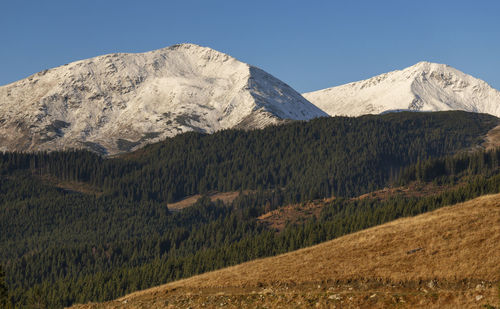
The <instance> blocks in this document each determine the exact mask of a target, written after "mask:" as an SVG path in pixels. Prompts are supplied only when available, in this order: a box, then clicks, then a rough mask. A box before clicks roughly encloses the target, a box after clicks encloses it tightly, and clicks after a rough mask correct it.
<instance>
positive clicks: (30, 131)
mask: <svg viewBox="0 0 500 309" xmlns="http://www.w3.org/2000/svg"><path fill="white" fill-rule="evenodd" d="M401 110H412V111H442V110H464V111H471V112H481V113H489V114H492V115H495V116H500V92H499V91H497V90H495V89H493V88H492V87H490V86H489V85H488V84H487V83H485V82H484V81H482V80H479V79H476V78H474V77H472V76H469V75H466V74H464V73H462V72H460V71H458V70H456V69H454V68H452V67H449V66H447V65H443V64H436V63H429V62H420V63H418V64H416V65H414V66H412V67H409V68H407V69H404V70H402V71H394V72H390V73H386V74H382V75H379V76H376V77H373V78H370V79H368V80H364V81H359V82H354V83H349V84H346V85H342V86H338V87H333V88H328V89H324V90H319V91H315V92H309V93H305V94H303V96H302V95H300V94H299V93H298V92H296V91H295V90H294V89H292V88H291V87H290V86H288V85H287V84H285V83H283V82H282V81H280V80H278V79H277V78H275V77H273V76H272V75H270V74H268V73H266V72H264V71H263V70H261V69H259V68H256V67H254V66H251V65H248V64H246V63H243V62H240V61H238V60H237V59H235V58H233V57H231V56H228V55H226V54H224V53H221V52H218V51H215V50H213V49H210V48H208V47H201V46H198V45H195V44H180V45H174V46H170V47H167V48H163V49H159V50H155V51H151V52H147V53H141V54H109V55H104V56H99V57H95V58H91V59H86V60H81V61H76V62H73V63H70V64H66V65H64V66H60V67H57V68H54V69H50V70H45V71H42V72H39V73H36V74H34V75H32V76H30V77H28V78H26V79H23V80H20V81H17V82H14V83H11V84H8V85H5V86H2V87H0V151H38V150H62V149H68V148H86V149H90V150H92V151H95V152H98V153H101V154H105V155H112V154H117V153H121V152H128V151H131V150H135V149H138V148H140V147H142V146H144V145H145V144H148V143H152V142H157V141H160V140H163V139H165V138H167V137H171V136H174V135H177V134H179V133H183V132H187V131H198V132H206V133H213V132H216V131H218V130H223V129H228V128H243V129H256V128H263V127H265V126H267V125H271V124H280V123H283V122H284V121H287V120H309V119H312V118H316V117H323V116H328V115H331V116H336V115H347V116H359V115H363V114H378V113H384V112H391V111H401Z"/></svg>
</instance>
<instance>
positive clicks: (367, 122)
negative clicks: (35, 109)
mask: <svg viewBox="0 0 500 309" xmlns="http://www.w3.org/2000/svg"><path fill="white" fill-rule="evenodd" d="M498 122H499V120H498V119H497V118H495V117H493V116H489V115H484V114H473V113H465V112H438V113H397V114H386V115H380V116H363V117H358V118H348V117H334V118H321V119H315V120H312V121H309V122H292V123H289V124H286V125H282V126H273V127H268V128H266V129H263V130H254V131H239V130H226V131H221V132H218V133H215V134H212V135H206V134H201V133H186V134H182V135H179V136H176V137H174V138H170V139H167V140H166V141H163V142H160V143H157V144H152V145H149V146H146V147H145V148H143V149H140V150H138V151H136V152H133V153H129V154H124V155H120V156H116V157H113V158H103V157H100V156H99V155H97V154H94V153H91V152H88V151H81V150H72V151H64V152H52V153H35V154H23V153H3V154H1V155H0V176H1V177H0V222H1V225H0V263H1V264H2V269H3V270H5V274H6V276H5V280H6V283H7V284H6V286H7V287H8V294H7V293H5V295H6V297H4V296H2V295H4V294H2V293H3V292H2V291H3V290H2V278H1V276H0V297H2V298H0V301H3V299H5V301H6V303H8V304H9V305H11V306H13V307H14V306H19V307H24V306H30V305H33V306H35V305H37V306H42V307H43V306H46V307H50V308H53V307H63V306H67V305H70V304H73V303H83V302H88V301H102V300H108V299H112V298H116V297H118V296H120V295H123V294H125V293H128V292H131V291H134V290H138V289H143V288H147V287H151V286H154V285H158V284H161V283H165V282H168V281H172V280H176V279H179V278H183V277H186V276H190V275H193V274H197V273H201V272H205V271H209V270H213V269H217V268H221V267H225V266H228V265H234V264H237V263H240V262H243V261H247V260H251V259H254V258H258V257H263V256H270V255H275V254H279V253H283V252H287V251H290V250H294V249H298V248H301V247H304V246H308V245H312V244H316V243H319V242H321V241H325V240H329V239H332V238H335V237H338V236H341V235H344V234H347V233H351V232H353V231H357V230H360V229H363V228H367V227H370V226H374V225H378V224H381V223H384V222H387V221H390V220H393V219H396V218H398V217H401V216H410V215H416V214H419V213H423V212H425V211H430V210H433V209H435V208H438V207H441V206H444V205H450V204H453V203H457V202H460V201H464V200H467V199H470V198H473V197H476V196H479V195H482V194H486V193H495V192H500V174H499V166H500V163H499V162H500V151H498V150H491V151H482V150H481V148H480V147H479V145H480V144H481V143H482V140H483V139H484V136H485V134H486V133H487V132H488V131H489V130H490V129H492V128H493V127H495V126H496V125H498ZM415 182H421V183H423V182H432V183H435V184H438V185H440V186H444V187H446V188H448V189H447V190H444V191H440V192H436V193H435V194H427V195H425V196H418V197H405V196H398V195H395V196H393V197H391V198H389V199H386V200H377V199H370V198H368V199H352V197H355V196H358V195H360V194H364V193H367V192H371V191H374V190H378V189H382V188H384V187H388V186H406V185H409V184H411V183H415ZM68 184H70V185H68ZM244 190H249V192H250V193H248V194H241V195H240V196H239V197H238V198H236V199H235V200H234V201H233V202H232V203H229V204H224V203H223V202H221V201H215V202H212V201H211V200H210V199H209V198H208V197H202V198H201V199H200V200H198V202H197V203H196V204H195V205H193V206H191V207H189V208H186V209H184V210H182V211H180V212H171V211H169V210H168V207H167V204H168V203H170V202H175V201H177V200H180V199H182V198H184V197H186V196H190V195H194V194H204V193H207V192H210V191H219V192H225V191H244ZM331 196H335V197H337V198H336V199H335V200H333V201H331V202H329V203H327V204H326V205H325V206H324V207H323V209H322V210H321V214H320V216H318V217H311V218H308V219H307V220H305V221H303V222H301V223H296V224H289V225H287V226H286V228H285V229H284V230H282V231H280V232H276V231H274V230H271V229H269V228H268V227H266V226H265V225H263V224H260V223H259V222H258V220H256V218H257V217H258V216H260V215H261V214H263V213H265V212H267V211H269V210H272V209H276V208H279V207H281V206H284V205H287V204H290V203H301V202H305V201H309V200H313V199H320V198H325V197H331ZM0 274H1V271H0Z"/></svg>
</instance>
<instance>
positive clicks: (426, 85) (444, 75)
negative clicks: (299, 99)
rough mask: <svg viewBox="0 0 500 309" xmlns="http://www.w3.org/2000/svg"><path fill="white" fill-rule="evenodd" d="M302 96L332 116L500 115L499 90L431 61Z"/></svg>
mask: <svg viewBox="0 0 500 309" xmlns="http://www.w3.org/2000/svg"><path fill="white" fill-rule="evenodd" d="M303 95H304V97H305V98H306V99H308V100H309V101H311V102H312V103H313V104H315V105H316V106H318V107H319V108H321V109H322V110H324V111H325V112H327V113H328V114H329V115H331V116H335V115H346V116H359V115H364V114H380V113H384V112H390V111H401V110H410V111H446V110H463V111H469V112H479V113H488V114H491V115H495V116H500V92H499V91H498V90H496V89H494V88H492V87H491V86H489V85H488V84H487V83H486V82H484V81H482V80H480V79H477V78H475V77H472V76H470V75H467V74H465V73H463V72H461V71H459V70H457V69H455V68H452V67H450V66H448V65H445V64H438V63H430V62H419V63H417V64H415V65H413V66H411V67H408V68H406V69H404V70H398V71H393V72H389V73H385V74H381V75H378V76H375V77H372V78H370V79H367V80H362V81H358V82H353V83H349V84H345V85H341V86H337V87H332V88H327V89H323V90H318V91H314V92H309V93H304V94H303Z"/></svg>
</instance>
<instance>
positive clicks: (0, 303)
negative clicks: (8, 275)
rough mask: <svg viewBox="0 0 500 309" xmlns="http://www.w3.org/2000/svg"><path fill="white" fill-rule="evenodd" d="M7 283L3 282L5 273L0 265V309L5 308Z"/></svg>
mask: <svg viewBox="0 0 500 309" xmlns="http://www.w3.org/2000/svg"><path fill="white" fill-rule="evenodd" d="M8 296H9V295H8V290H7V283H6V282H5V272H4V271H3V268H2V265H0V307H1V308H6V307H7V302H8Z"/></svg>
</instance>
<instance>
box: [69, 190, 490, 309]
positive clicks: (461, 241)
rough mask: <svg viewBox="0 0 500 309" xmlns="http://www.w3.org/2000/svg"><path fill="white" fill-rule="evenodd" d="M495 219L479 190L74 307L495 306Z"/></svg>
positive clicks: (487, 202) (486, 200) (485, 198)
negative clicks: (318, 240)
mask: <svg viewBox="0 0 500 309" xmlns="http://www.w3.org/2000/svg"><path fill="white" fill-rule="evenodd" d="M499 222H500V195H499V194H496V195H488V196H483V197H479V198H476V199H474V200H471V201H468V202H465V203H461V204H457V205H454V206H449V207H444V208H441V209H439V210H436V211H433V212H430V213H426V214H423V215H419V216H416V217H413V218H403V219H399V220H396V221H393V222H390V223H387V224H384V225H381V226H377V227H374V228H370V229H367V230H363V231H360V232H357V233H354V234H350V235H347V236H344V237H340V238H338V239H334V240H332V241H328V242H325V243H322V244H320V245H317V246H313V247H309V248H305V249H301V250H298V251H294V252H291V253H287V254H283V255H280V256H277V257H271V258H265V259H259V260H255V261H251V262H247V263H244V264H240V265H237V266H234V267H229V268H226V269H222V270H219V271H214V272H210V273H206V274H203V275H199V276H195V277H192V278H189V279H185V280H180V281H177V282H173V283H170V284H166V285H163V286H160V287H156V288H152V289H149V290H145V291H140V292H136V293H132V294H130V295H128V296H125V297H123V298H120V299H119V300H117V301H113V302H109V303H105V304H101V305H87V306H81V305H80V306H77V307H79V308H85V307H88V308H118V307H124V306H126V307H127V308H139V307H141V306H142V307H150V308H153V307H154V308H165V307H168V306H179V305H182V306H194V307H197V306H202V304H204V305H203V307H215V306H218V305H219V303H221V302H224V303H225V305H227V306H228V307H255V306H256V305H259V306H262V305H273V306H276V307H282V306H285V307H289V306H291V305H292V306H293V305H299V306H300V305H301V302H302V305H306V306H313V305H314V304H316V305H315V306H316V307H332V306H333V305H340V306H341V307H342V306H346V307H348V308H350V307H355V308H358V307H360V306H361V307H366V308H386V307H387V306H391V305H396V304H397V305H398V306H405V305H407V306H410V307H422V308H429V307H437V308H457V307H462V308H464V307H479V306H482V305H483V304H487V303H490V304H497V303H498V302H499V299H498V297H499V296H498V295H497V293H498V291H497V290H498V288H496V287H495V286H496V285H497V284H498V282H499V281H500V266H499V265H500V248H499V247H498V243H499V241H500V224H499ZM304 302H305V303H304ZM398 303H399V304H398ZM142 307H141V308H142ZM342 308H343V307H342Z"/></svg>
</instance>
